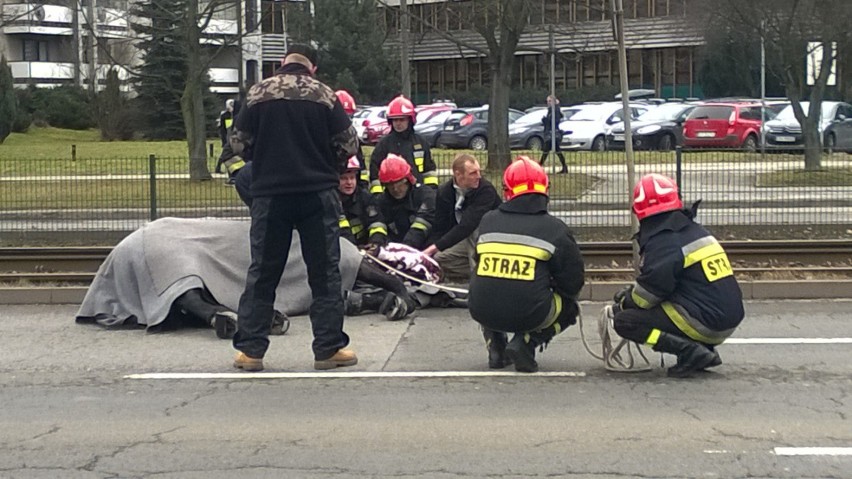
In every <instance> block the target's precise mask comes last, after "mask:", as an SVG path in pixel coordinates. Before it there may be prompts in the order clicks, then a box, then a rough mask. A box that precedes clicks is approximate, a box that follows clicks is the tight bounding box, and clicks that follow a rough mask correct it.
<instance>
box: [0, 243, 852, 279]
mask: <svg viewBox="0 0 852 479" xmlns="http://www.w3.org/2000/svg"><path fill="white" fill-rule="evenodd" d="M722 245H723V246H724V247H725V250H726V251H727V253H728V257H729V258H730V260H731V262H732V263H733V264H734V267H735V268H736V269H737V271H739V272H746V271H749V269H751V270H753V272H769V271H784V270H787V269H789V268H791V267H796V268H799V269H798V270H799V271H803V272H804V271H805V270H803V269H802V268H803V267H810V268H818V267H825V266H833V267H835V270H836V271H837V272H840V273H844V270H843V269H842V268H843V266H845V265H849V266H852V263H850V260H852V240H794V241H763V240H761V241H723V242H722ZM579 246H580V251H581V252H582V254H583V258H584V260H585V262H586V267H587V271H588V272H589V273H590V274H601V275H604V274H610V275H618V274H629V273H630V272H631V270H630V269H629V267H630V264H631V262H632V246H631V243H629V242H587V243H580V244H579ZM111 251H112V248H111V247H108V246H87V247H23V248H0V274H2V275H3V276H0V278H2V279H0V281H6V280H8V279H10V278H12V277H11V276H9V275H12V274H18V275H19V276H17V277H16V278H17V280H32V281H38V279H37V278H39V277H45V278H46V277H49V276H32V277H27V276H26V275H27V274H30V275H32V274H35V273H37V274H39V275H41V274H43V273H54V274H56V275H57V276H54V277H55V278H60V279H56V281H63V279H61V274H63V273H64V274H70V273H75V274H80V273H95V272H96V271H97V270H98V267H99V266H100V265H101V263H103V261H104V260H105V259H106V257H107V255H109V253H110V252H111ZM809 265H810V266H809ZM838 267H839V268H841V269H837V268H838ZM755 268H763V270H757V269H755ZM604 271H606V272H604Z"/></svg>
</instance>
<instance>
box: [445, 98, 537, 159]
mask: <svg viewBox="0 0 852 479" xmlns="http://www.w3.org/2000/svg"><path fill="white" fill-rule="evenodd" d="M522 116H524V112H522V111H520V110H515V109H511V108H510V109H509V124H510V125H511V124H512V122H514V121H515V120H517V119H518V118H520V117H522ZM438 146H440V147H446V148H470V149H471V150H484V149H486V148H488V107H487V106H481V107H477V108H464V109H460V110H453V111H452V113H450V116H449V118H447V120H446V121H445V122H444V129H443V131H441V135H440V136H439V137H438Z"/></svg>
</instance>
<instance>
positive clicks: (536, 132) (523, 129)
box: [509, 107, 580, 150]
mask: <svg viewBox="0 0 852 479" xmlns="http://www.w3.org/2000/svg"><path fill="white" fill-rule="evenodd" d="M561 110H562V120H563V121H564V120H567V119H570V118H571V116H572V115H574V113H577V112H578V111H580V109H579V108H573V107H562V108H561ZM545 115H547V108H535V109H532V111H530V110H529V109H528V110H527V114H525V115H524V116H522V117H520V118H518V119H517V120H515V122H514V123H512V124H511V125H509V148H512V149H526V150H541V149H542V146H543V144H544V125H542V124H541V119H542V118H544V117H545Z"/></svg>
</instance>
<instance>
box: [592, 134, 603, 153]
mask: <svg viewBox="0 0 852 479" xmlns="http://www.w3.org/2000/svg"><path fill="white" fill-rule="evenodd" d="M592 151H606V140H605V139H604V137H603V135H600V136H597V137H595V139H594V140H592Z"/></svg>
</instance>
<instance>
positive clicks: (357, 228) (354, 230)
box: [352, 225, 364, 236]
mask: <svg viewBox="0 0 852 479" xmlns="http://www.w3.org/2000/svg"><path fill="white" fill-rule="evenodd" d="M362 231H364V227H363V226H361V225H355V226H353V227H352V234H353V235H355V236H358V234H359V233H361V232H362Z"/></svg>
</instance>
